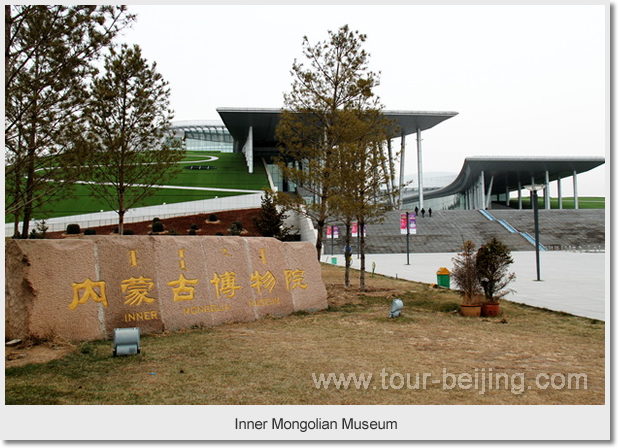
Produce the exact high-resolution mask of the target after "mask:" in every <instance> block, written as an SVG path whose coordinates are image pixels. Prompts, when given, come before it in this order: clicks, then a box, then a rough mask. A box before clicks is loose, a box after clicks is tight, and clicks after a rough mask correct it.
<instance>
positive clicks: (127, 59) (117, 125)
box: [85, 44, 184, 235]
mask: <svg viewBox="0 0 618 448" xmlns="http://www.w3.org/2000/svg"><path fill="white" fill-rule="evenodd" d="M89 95H90V101H89V104H88V107H87V108H86V111H85V116H86V118H87V119H88V124H89V133H88V145H89V146H90V148H91V151H90V152H91V154H92V155H91V159H90V165H91V167H92V171H91V173H90V175H91V179H92V181H93V188H94V191H95V192H96V194H98V195H99V197H101V198H102V199H103V200H104V201H106V202H107V203H108V204H109V205H110V206H112V207H113V208H114V209H115V210H116V212H117V213H118V233H119V234H120V235H122V234H123V226H124V215H125V213H126V212H127V210H128V209H130V208H131V207H133V206H135V204H137V203H138V202H139V201H141V200H143V199H144V198H145V197H147V196H149V195H151V194H152V193H153V192H154V190H153V187H154V186H155V185H160V184H162V183H163V182H165V180H166V179H167V178H169V177H170V176H171V175H173V174H174V167H177V166H178V165H177V163H178V162H179V161H180V160H181V159H182V157H183V155H184V150H182V145H181V142H180V141H179V140H178V139H174V138H172V135H171V132H170V124H171V123H170V120H171V119H172V116H173V113H172V111H171V110H169V109H168V106H169V95H170V91H169V88H168V83H167V82H166V81H165V80H164V79H163V77H162V75H161V74H159V73H158V72H157V71H156V63H153V64H152V65H149V64H148V62H147V61H146V59H144V58H143V57H142V53H141V50H140V48H139V46H137V45H135V46H133V47H132V48H130V47H129V46H127V45H126V44H123V45H122V46H121V47H120V49H119V51H117V50H114V49H112V50H111V51H110V54H109V55H108V56H106V58H105V74H103V75H101V76H98V77H96V78H95V79H94V81H93V85H92V88H91V90H90V92H89Z"/></svg>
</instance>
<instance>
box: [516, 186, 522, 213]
mask: <svg viewBox="0 0 618 448" xmlns="http://www.w3.org/2000/svg"><path fill="white" fill-rule="evenodd" d="M517 206H518V207H519V209H520V210H521V209H522V208H523V204H522V200H521V180H518V181H517Z"/></svg>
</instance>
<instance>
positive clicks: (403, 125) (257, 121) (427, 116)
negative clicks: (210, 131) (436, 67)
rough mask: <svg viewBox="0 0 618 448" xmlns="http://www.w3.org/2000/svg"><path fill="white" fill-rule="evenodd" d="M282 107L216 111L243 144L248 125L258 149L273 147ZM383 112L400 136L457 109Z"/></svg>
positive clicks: (431, 124)
mask: <svg viewBox="0 0 618 448" xmlns="http://www.w3.org/2000/svg"><path fill="white" fill-rule="evenodd" d="M281 111H282V109H251V108H228V107H219V108H217V112H218V113H219V115H220V116H221V119H222V120H223V123H224V124H225V126H226V127H227V129H228V130H229V131H230V134H232V137H234V140H236V141H237V142H238V145H239V147H241V148H242V147H243V146H244V144H245V142H246V141H247V135H248V134H249V127H252V128H253V146H254V148H255V149H259V148H276V144H277V142H276V140H275V130H276V129H277V124H278V123H279V117H280V116H281ZM383 113H384V115H385V116H386V117H387V118H389V119H391V120H394V121H395V123H396V124H397V126H398V127H399V133H400V135H410V134H415V133H416V132H417V131H418V130H420V131H425V130H427V129H431V128H433V127H434V126H436V125H438V124H440V123H442V122H443V121H445V120H448V119H449V118H452V117H454V116H455V115H457V112H415V111H384V112H383Z"/></svg>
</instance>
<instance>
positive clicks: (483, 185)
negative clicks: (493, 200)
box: [479, 171, 485, 210]
mask: <svg viewBox="0 0 618 448" xmlns="http://www.w3.org/2000/svg"><path fill="white" fill-rule="evenodd" d="M480 190H481V191H480V193H481V194H480V198H479V199H480V201H479V202H480V204H479V206H480V208H482V209H483V210H485V171H481V185H480Z"/></svg>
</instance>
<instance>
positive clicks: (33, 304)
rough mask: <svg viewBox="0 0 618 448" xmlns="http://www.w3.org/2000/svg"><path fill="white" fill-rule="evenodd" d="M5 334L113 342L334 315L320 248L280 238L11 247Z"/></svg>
mask: <svg viewBox="0 0 618 448" xmlns="http://www.w3.org/2000/svg"><path fill="white" fill-rule="evenodd" d="M5 269H6V293H5V333H6V334H5V336H6V337H8V338H24V337H28V336H33V337H38V338H51V337H55V336H59V337H63V338H66V339H69V340H72V341H82V340H93V339H106V338H110V337H112V335H113V329H114V328H123V327H140V329H141V331H142V332H143V333H160V332H162V331H164V330H172V331H173V330H177V329H180V328H190V327H193V326H202V325H205V326H211V325H217V324H221V323H224V322H247V321H252V320H256V319H260V318H262V317H264V316H267V315H271V316H283V315H287V314H290V313H292V312H295V311H300V310H303V311H315V310H320V309H324V308H326V307H327V303H326V289H325V287H324V283H323V281H322V276H321V270H320V265H319V263H318V261H317V254H316V251H315V247H314V246H313V245H311V244H310V243H282V242H280V241H278V240H276V239H274V238H242V237H236V236H235V237H223V236H204V237H200V236H191V237H187V236H184V237H176V236H122V237H119V236H88V237H82V238H76V239H64V240H9V241H7V242H6V247H5Z"/></svg>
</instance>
